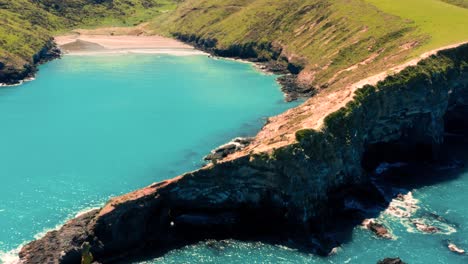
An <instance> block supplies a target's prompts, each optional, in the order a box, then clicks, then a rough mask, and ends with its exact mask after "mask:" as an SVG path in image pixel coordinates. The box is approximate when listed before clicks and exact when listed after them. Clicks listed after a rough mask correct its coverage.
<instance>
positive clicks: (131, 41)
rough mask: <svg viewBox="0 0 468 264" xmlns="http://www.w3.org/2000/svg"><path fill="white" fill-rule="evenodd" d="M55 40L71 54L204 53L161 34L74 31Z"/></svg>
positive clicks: (65, 51)
mask: <svg viewBox="0 0 468 264" xmlns="http://www.w3.org/2000/svg"><path fill="white" fill-rule="evenodd" d="M55 42H56V43H57V45H58V46H59V48H60V49H61V50H62V51H63V52H64V53H66V54H70V55H92V54H97V53H99V54H106V53H108V54H113V53H153V54H172V55H180V56H184V55H197V54H204V53H203V52H202V51H199V50H196V49H195V48H193V47H192V46H190V45H187V44H184V43H182V42H180V41H177V40H175V39H170V38H166V37H161V36H144V35H104V34H96V35H94V34H81V33H73V34H69V35H63V36H57V37H55Z"/></svg>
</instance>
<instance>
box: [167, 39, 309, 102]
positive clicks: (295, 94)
mask: <svg viewBox="0 0 468 264" xmlns="http://www.w3.org/2000/svg"><path fill="white" fill-rule="evenodd" d="M174 36H175V37H176V38H178V39H179V40H181V41H184V42H186V43H189V44H191V45H193V46H195V47H197V48H198V49H201V50H203V51H206V52H208V53H210V54H213V55H215V56H219V57H228V58H237V59H243V60H248V61H251V62H255V63H256V64H257V65H259V68H260V69H262V70H265V71H268V72H271V73H275V74H280V75H281V76H280V77H279V78H278V83H279V84H280V85H281V90H282V91H283V93H284V94H285V100H286V101H288V102H289V101H294V100H297V99H300V98H309V97H311V96H313V95H315V94H316V93H317V90H316V89H315V88H314V87H311V86H309V85H305V84H302V83H299V82H298V81H297V75H298V74H299V73H300V72H301V70H302V69H303V68H304V66H303V64H304V63H303V62H302V61H301V60H297V59H296V60H295V61H291V60H290V59H288V57H287V56H285V55H284V54H282V51H283V48H282V47H281V46H280V45H275V44H273V43H254V42H250V43H246V44H243V45H239V44H235V45H232V46H230V47H228V48H226V49H220V48H217V45H216V44H217V42H218V40H216V39H205V38H201V37H200V36H197V35H193V34H192V35H187V34H180V33H175V34H174Z"/></svg>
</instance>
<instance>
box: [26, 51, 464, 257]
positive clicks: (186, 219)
mask: <svg viewBox="0 0 468 264" xmlns="http://www.w3.org/2000/svg"><path fill="white" fill-rule="evenodd" d="M467 109H468V45H467V44H465V45H462V46H460V47H457V48H454V49H450V50H444V51H441V52H439V53H438V54H437V55H434V56H431V57H429V58H427V59H425V60H422V61H420V62H419V63H418V65H417V66H413V67H408V68H406V69H405V70H403V71H402V72H400V73H399V74H397V75H394V76H390V77H388V78H386V79H385V80H384V81H382V82H379V83H378V84H377V85H375V86H371V85H366V86H364V87H362V88H361V89H358V90H357V91H356V92H355V96H354V99H353V100H352V101H351V102H349V103H348V104H347V105H346V106H345V107H343V108H341V109H340V110H339V111H337V112H334V113H333V114H331V115H329V116H327V117H326V118H325V119H324V122H323V125H322V126H321V128H320V129H319V130H314V129H307V128H306V129H302V130H299V131H297V132H296V133H295V137H296V141H295V142H294V143H291V144H288V145H284V146H281V147H279V148H275V147H274V144H273V145H271V146H270V147H269V148H264V150H263V151H260V152H258V151H255V150H250V153H251V154H249V153H246V154H245V155H240V156H238V157H236V158H229V157H228V158H226V159H225V160H223V161H221V162H218V163H216V164H215V165H213V164H212V165H209V166H207V167H205V168H202V169H200V170H197V171H194V172H190V173H187V174H184V175H182V176H179V177H177V178H174V179H172V180H168V181H164V182H161V183H156V184H153V185H151V186H148V187H146V188H144V189H141V190H137V191H135V192H133V193H129V194H126V195H123V196H121V197H116V198H114V199H112V200H110V201H109V202H108V203H107V204H106V205H105V206H104V207H103V208H101V209H99V210H94V211H91V212H89V213H87V214H85V215H82V216H80V217H78V218H76V219H72V220H70V221H69V222H68V223H66V224H65V225H64V226H63V227H62V228H60V229H59V230H57V231H52V232H49V233H48V234H47V235H45V236H44V237H43V238H42V239H39V240H37V241H33V242H31V243H29V244H27V245H26V246H24V247H23V248H22V250H21V253H20V257H21V260H22V261H23V262H24V263H79V261H80V257H81V245H82V243H83V242H85V241H87V242H89V243H90V244H91V252H92V253H93V255H94V256H95V260H96V261H98V262H102V263H108V262H113V261H116V260H120V259H125V258H128V257H129V256H131V255H133V254H135V253H138V252H139V253H141V252H146V253H147V252H153V253H154V252H160V253H162V252H164V250H167V249H170V248H174V247H178V246H181V245H184V244H186V243H190V242H193V241H197V240H199V239H204V238H220V237H236V238H241V239H242V238H249V239H252V238H254V239H259V238H261V237H265V236H266V237H270V238H271V237H273V238H294V239H296V241H299V243H302V244H304V245H311V244H313V241H315V240H313V239H312V238H313V237H320V234H321V232H322V231H323V230H324V229H326V223H327V222H329V220H330V219H331V218H330V217H331V216H332V215H333V214H335V213H336V212H338V211H339V210H341V209H342V207H344V200H345V199H346V197H347V196H349V195H352V194H353V193H356V190H359V192H361V196H362V194H366V195H367V199H372V198H369V197H374V192H373V190H372V187H370V184H369V178H368V172H369V171H372V170H373V169H375V167H376V166H377V165H378V164H379V163H380V162H383V161H387V162H394V161H411V160H414V159H422V160H431V159H433V158H436V156H437V149H438V146H439V145H440V144H441V143H442V142H443V135H444V131H445V130H446V129H450V130H456V129H463V125H459V124H466V122H467V120H466V118H467V115H463V114H460V113H466V111H467ZM312 110H313V109H312ZM312 110H310V111H312ZM291 122H293V120H291ZM295 122H297V121H295ZM299 122H300V121H299ZM445 124H447V125H445ZM375 197H377V196H375ZM318 250H319V251H318V252H319V253H320V250H326V248H324V247H322V248H321V247H318Z"/></svg>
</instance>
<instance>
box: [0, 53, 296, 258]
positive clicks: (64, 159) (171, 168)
mask: <svg viewBox="0 0 468 264" xmlns="http://www.w3.org/2000/svg"><path fill="white" fill-rule="evenodd" d="M275 78H276V77H275V76H273V75H265V74H262V73H260V72H258V71H257V70H255V69H254V67H252V65H250V64H246V63H239V62H235V61H231V60H216V59H212V58H208V57H207V56H200V55H197V56H183V57H178V56H170V55H155V54H119V55H93V56H65V57H63V58H62V59H61V60H55V61H52V62H50V63H47V64H45V65H42V66H41V67H40V72H39V74H38V76H37V79H36V80H34V81H32V82H27V83H25V84H24V85H21V86H17V87H3V88H1V89H0V124H1V129H0V180H1V184H0V201H1V202H0V253H1V254H2V257H3V260H4V261H6V258H7V257H8V254H7V252H11V250H14V249H15V248H17V247H18V246H19V245H21V244H23V243H25V242H27V241H30V240H32V239H33V238H34V237H35V236H37V235H38V234H40V233H43V232H45V231H47V230H50V229H51V228H54V227H56V226H57V225H60V224H63V222H64V221H65V220H66V219H69V218H71V217H74V216H75V215H76V214H77V213H78V212H80V211H83V210H86V209H89V208H93V207H98V206H100V205H102V204H103V203H104V202H106V201H107V200H108V199H109V197H112V196H116V195H120V194H123V193H126V192H129V191H132V190H135V189H138V188H141V187H144V186H146V185H149V184H151V183H153V182H158V181H161V180H164V179H168V178H171V177H174V176H176V175H179V174H181V173H183V172H186V171H189V170H193V169H197V168H199V167H200V166H201V165H203V162H202V158H203V156H204V155H206V154H208V153H209V152H210V150H211V149H213V148H215V147H217V146H219V145H221V144H223V143H225V142H227V141H229V140H230V139H232V138H234V137H237V136H252V135H255V133H256V132H257V131H258V130H259V129H260V128H261V126H262V125H263V123H264V122H265V118H266V117H269V116H272V115H275V114H279V113H281V112H283V111H285V110H286V109H288V108H290V107H293V106H295V105H297V103H285V102H284V100H283V94H282V93H281V91H280V87H279V85H278V84H277V83H276V81H275ZM1 261H2V260H0V262H1Z"/></svg>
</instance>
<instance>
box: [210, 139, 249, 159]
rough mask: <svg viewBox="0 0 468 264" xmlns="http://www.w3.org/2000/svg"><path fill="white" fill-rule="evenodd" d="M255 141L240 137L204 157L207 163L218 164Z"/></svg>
mask: <svg viewBox="0 0 468 264" xmlns="http://www.w3.org/2000/svg"><path fill="white" fill-rule="evenodd" d="M252 141H253V138H242V137H238V138H235V139H233V140H231V141H230V142H229V143H227V144H224V145H222V146H219V147H217V148H216V149H214V150H213V151H211V153H210V154H208V155H206V156H205V157H204V160H206V161H213V162H216V161H217V160H221V159H223V158H225V157H227V156H228V155H229V154H232V153H234V152H236V151H239V150H242V149H244V148H245V147H246V146H248V145H249V144H250V143H251V142H252Z"/></svg>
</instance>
